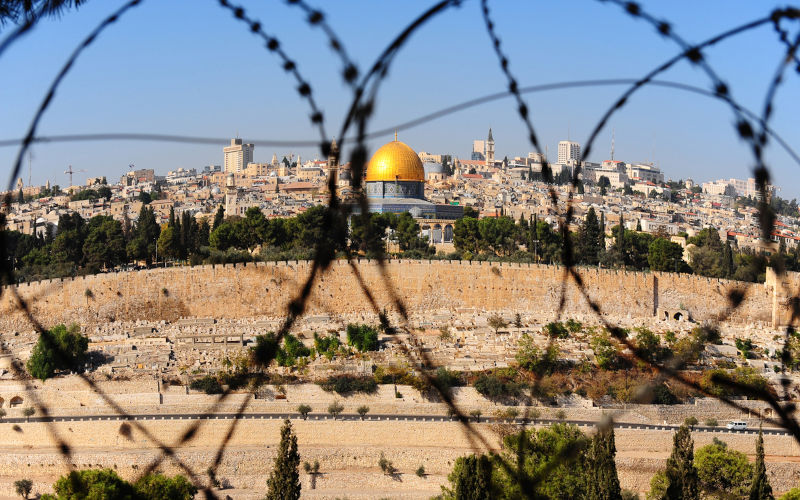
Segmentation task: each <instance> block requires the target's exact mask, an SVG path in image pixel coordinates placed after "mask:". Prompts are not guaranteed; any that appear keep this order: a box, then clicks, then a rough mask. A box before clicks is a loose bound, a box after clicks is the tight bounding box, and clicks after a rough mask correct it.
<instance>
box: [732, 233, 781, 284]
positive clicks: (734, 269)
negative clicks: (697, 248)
mask: <svg viewBox="0 0 800 500" xmlns="http://www.w3.org/2000/svg"><path fill="white" fill-rule="evenodd" d="M781 241H783V240H781ZM720 266H721V274H722V277H723V278H728V279H730V278H732V277H733V274H734V273H735V272H736V265H735V264H734V263H733V250H732V249H731V243H730V242H729V241H726V242H725V246H724V247H723V248H722V262H721V263H720Z"/></svg>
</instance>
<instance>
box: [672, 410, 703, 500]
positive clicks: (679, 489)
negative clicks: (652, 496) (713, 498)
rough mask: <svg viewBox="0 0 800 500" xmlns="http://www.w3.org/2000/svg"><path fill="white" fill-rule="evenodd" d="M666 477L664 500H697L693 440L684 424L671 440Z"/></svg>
mask: <svg viewBox="0 0 800 500" xmlns="http://www.w3.org/2000/svg"><path fill="white" fill-rule="evenodd" d="M666 476H667V492H666V495H664V498H665V500H699V498H700V480H699V479H698V477H697V469H695V467H694V440H693V439H692V435H691V432H690V431H689V427H687V426H686V424H684V425H682V426H681V427H680V428H679V429H678V432H676V433H675V437H674V438H673V446H672V455H670V457H669V459H668V460H667V470H666Z"/></svg>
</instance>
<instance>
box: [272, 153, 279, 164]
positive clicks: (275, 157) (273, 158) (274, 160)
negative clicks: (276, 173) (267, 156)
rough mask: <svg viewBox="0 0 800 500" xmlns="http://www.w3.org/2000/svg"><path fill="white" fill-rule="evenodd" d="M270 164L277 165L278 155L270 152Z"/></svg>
mask: <svg viewBox="0 0 800 500" xmlns="http://www.w3.org/2000/svg"><path fill="white" fill-rule="evenodd" d="M272 166H273V167H277V166H278V155H277V154H275V153H272Z"/></svg>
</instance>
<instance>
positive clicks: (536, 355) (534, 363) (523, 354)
mask: <svg viewBox="0 0 800 500" xmlns="http://www.w3.org/2000/svg"><path fill="white" fill-rule="evenodd" d="M518 346H519V348H518V350H517V354H516V355H515V357H514V359H516V361H517V363H518V364H519V366H520V367H521V368H524V369H526V370H529V371H532V372H534V373H536V374H537V375H549V374H551V373H552V372H553V370H555V368H556V366H557V365H558V358H559V350H558V346H557V345H556V344H555V342H551V343H550V344H548V346H547V349H545V350H542V349H540V348H539V347H538V346H537V345H536V342H535V341H534V339H533V337H531V336H530V335H528V334H527V333H526V334H523V335H522V337H521V338H520V339H519V343H518Z"/></svg>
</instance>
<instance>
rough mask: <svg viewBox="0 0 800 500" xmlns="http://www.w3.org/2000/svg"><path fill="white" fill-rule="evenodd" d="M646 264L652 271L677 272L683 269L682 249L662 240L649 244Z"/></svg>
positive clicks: (655, 240)
mask: <svg viewBox="0 0 800 500" xmlns="http://www.w3.org/2000/svg"><path fill="white" fill-rule="evenodd" d="M647 263H648V264H649V265H650V269H652V270H653V271H670V272H678V271H680V270H681V269H682V268H683V264H684V263H683V247H681V246H680V245H679V244H677V243H673V242H671V241H669V240H666V239H664V238H656V239H654V240H653V242H652V243H650V246H649V247H648V252H647Z"/></svg>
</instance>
